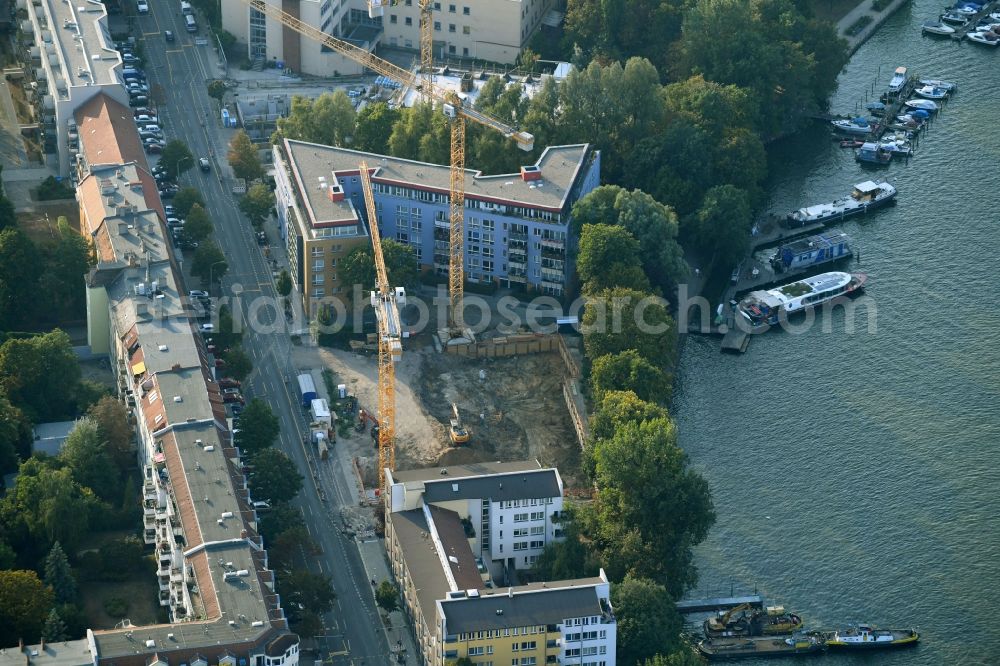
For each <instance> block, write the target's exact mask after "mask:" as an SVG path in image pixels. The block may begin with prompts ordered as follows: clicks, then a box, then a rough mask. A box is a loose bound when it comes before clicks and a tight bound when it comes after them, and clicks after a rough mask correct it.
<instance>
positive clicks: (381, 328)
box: [358, 162, 406, 489]
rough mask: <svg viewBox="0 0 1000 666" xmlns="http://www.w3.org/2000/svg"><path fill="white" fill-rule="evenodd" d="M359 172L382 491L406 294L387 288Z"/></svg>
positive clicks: (390, 460)
mask: <svg viewBox="0 0 1000 666" xmlns="http://www.w3.org/2000/svg"><path fill="white" fill-rule="evenodd" d="M358 168H359V169H360V171H361V187H362V189H364V193H365V205H366V207H367V209H368V227H369V229H370V231H371V235H372V250H373V253H374V255H375V291H373V292H372V294H371V300H372V307H373V308H374V309H375V319H376V321H377V322H378V487H379V488H380V489H381V488H382V487H383V486H384V485H385V468H386V467H388V468H389V469H396V446H395V441H394V439H393V438H394V437H395V436H396V367H395V363H396V361H398V360H399V359H400V358H402V356H403V345H402V342H401V341H400V338H401V337H402V328H401V326H400V323H399V306H401V305H406V292H405V291H403V288H402V287H396V288H395V289H393V288H392V287H390V286H389V276H388V274H387V273H386V270H385V258H384V257H383V256H382V238H381V236H380V235H379V231H378V211H377V210H376V209H375V197H374V196H373V194H372V181H371V175H370V174H369V172H368V164H366V163H365V162H362V163H361V164H360V165H359V167H358Z"/></svg>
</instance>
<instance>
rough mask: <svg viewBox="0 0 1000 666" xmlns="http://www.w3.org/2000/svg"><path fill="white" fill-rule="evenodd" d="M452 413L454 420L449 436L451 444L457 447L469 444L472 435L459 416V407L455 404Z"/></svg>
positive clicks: (452, 404) (452, 405) (452, 406)
mask: <svg viewBox="0 0 1000 666" xmlns="http://www.w3.org/2000/svg"><path fill="white" fill-rule="evenodd" d="M451 413H452V416H453V418H452V419H451V427H450V428H449V429H448V434H449V435H450V436H451V443H452V444H454V445H455V446H459V445H461V444H468V443H469V439H470V438H471V437H472V433H470V432H469V429H468V428H466V427H465V425H463V424H462V417H461V416H459V414H458V405H456V404H455V403H451Z"/></svg>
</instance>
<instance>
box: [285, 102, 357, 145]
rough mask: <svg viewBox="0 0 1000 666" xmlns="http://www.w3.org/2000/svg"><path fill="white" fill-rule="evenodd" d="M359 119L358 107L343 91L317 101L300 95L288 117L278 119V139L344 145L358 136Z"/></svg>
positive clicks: (293, 103)
mask: <svg viewBox="0 0 1000 666" xmlns="http://www.w3.org/2000/svg"><path fill="white" fill-rule="evenodd" d="M355 116H356V114H355V111H354V104H353V103H352V102H351V99H350V97H348V96H347V93H345V92H344V91H343V90H337V91H335V92H332V93H330V92H327V93H323V94H322V95H320V96H319V97H317V98H316V99H315V100H312V99H309V98H306V97H300V96H298V95H296V96H294V97H292V107H291V109H289V112H288V116H286V117H284V118H279V119H278V131H277V132H276V138H279V137H284V138H287V139H296V140H298V141H308V142H310V143H319V144H322V145H324V146H344V145H347V144H348V143H349V142H350V140H351V135H352V134H353V133H354V128H355ZM272 140H273V139H272Z"/></svg>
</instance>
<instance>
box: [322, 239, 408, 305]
mask: <svg viewBox="0 0 1000 666" xmlns="http://www.w3.org/2000/svg"><path fill="white" fill-rule="evenodd" d="M382 258H383V259H385V272H386V276H387V277H388V279H389V286H390V287H406V288H410V287H413V286H414V285H416V284H417V283H418V282H419V281H420V266H419V264H418V263H417V255H416V253H415V252H414V251H413V248H412V247H410V246H409V245H406V244H404V243H400V242H398V241H394V240H392V239H391V238H385V239H383V240H382ZM338 273H339V275H340V280H341V284H345V285H349V286H353V285H356V284H357V285H361V290H362V292H364V293H365V294H366V295H367V293H368V292H369V291H371V290H373V289H374V288H375V251H374V250H373V249H372V248H371V246H370V245H358V246H356V247H355V248H354V249H353V250H351V251H350V252H349V253H348V254H347V256H346V257H344V259H343V261H341V264H340V270H339V271H338Z"/></svg>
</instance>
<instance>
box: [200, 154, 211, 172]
mask: <svg viewBox="0 0 1000 666" xmlns="http://www.w3.org/2000/svg"><path fill="white" fill-rule="evenodd" d="M198 168H200V169H201V170H202V171H204V172H205V173H208V172H209V171H210V170H211V168H212V165H211V163H210V162H209V161H208V158H207V157H199V158H198Z"/></svg>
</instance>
